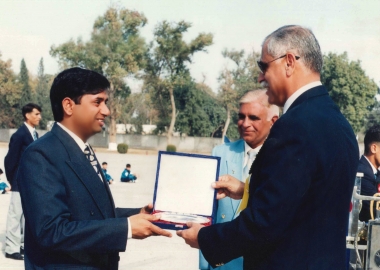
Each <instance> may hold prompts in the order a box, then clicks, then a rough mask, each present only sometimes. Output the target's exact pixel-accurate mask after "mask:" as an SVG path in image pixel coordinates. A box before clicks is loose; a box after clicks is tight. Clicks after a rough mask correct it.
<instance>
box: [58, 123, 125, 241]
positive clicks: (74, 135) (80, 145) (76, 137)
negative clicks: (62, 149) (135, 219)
mask: <svg viewBox="0 0 380 270" xmlns="http://www.w3.org/2000/svg"><path fill="white" fill-rule="evenodd" d="M56 123H57V125H58V126H60V127H61V128H62V129H63V130H64V131H66V132H67V134H69V135H70V137H71V138H73V139H74V141H75V142H76V143H77V144H78V146H79V148H80V149H81V150H82V152H83V154H84V149H85V148H86V146H87V145H88V143H87V142H84V141H82V139H81V138H79V137H78V135H76V134H75V133H74V132H72V131H71V130H69V129H68V128H67V127H65V126H64V125H62V124H61V123H59V122H56ZM127 220H128V239H130V238H132V226H131V222H130V221H129V218H127Z"/></svg>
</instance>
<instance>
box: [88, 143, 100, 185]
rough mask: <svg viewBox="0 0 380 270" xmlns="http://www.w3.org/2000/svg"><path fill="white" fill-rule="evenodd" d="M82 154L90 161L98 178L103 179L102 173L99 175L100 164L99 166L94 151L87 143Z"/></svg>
mask: <svg viewBox="0 0 380 270" xmlns="http://www.w3.org/2000/svg"><path fill="white" fill-rule="evenodd" d="M84 155H85V156H86V158H87V159H88V160H89V161H90V163H91V165H92V167H93V168H94V170H95V172H96V173H97V174H98V176H99V178H100V180H102V181H103V178H102V175H101V173H100V169H99V168H100V166H99V163H98V160H97V159H96V157H95V153H94V151H93V150H92V148H91V147H89V146H88V145H86V148H85V149H84Z"/></svg>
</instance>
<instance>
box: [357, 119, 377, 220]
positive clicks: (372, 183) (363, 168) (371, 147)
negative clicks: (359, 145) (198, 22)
mask: <svg viewBox="0 0 380 270" xmlns="http://www.w3.org/2000/svg"><path fill="white" fill-rule="evenodd" d="M379 167H380V126H379V125H375V126H373V127H371V128H370V129H369V130H368V131H367V132H366V134H365V136H364V155H363V156H362V157H361V158H360V161H359V166H358V172H361V173H363V174H364V176H363V177H362V184H361V190H360V194H362V195H367V196H373V194H375V193H379V192H380V174H378V168H379ZM374 214H375V212H374ZM359 219H360V220H361V221H365V222H367V221H368V220H370V219H371V213H370V201H363V206H362V210H361V211H360V214H359Z"/></svg>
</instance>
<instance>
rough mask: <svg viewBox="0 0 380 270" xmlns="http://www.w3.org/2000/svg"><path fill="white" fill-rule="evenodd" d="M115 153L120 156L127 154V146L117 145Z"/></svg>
mask: <svg viewBox="0 0 380 270" xmlns="http://www.w3.org/2000/svg"><path fill="white" fill-rule="evenodd" d="M117 152H119V153H120V154H126V153H127V152H128V144H126V143H119V144H118V145H117Z"/></svg>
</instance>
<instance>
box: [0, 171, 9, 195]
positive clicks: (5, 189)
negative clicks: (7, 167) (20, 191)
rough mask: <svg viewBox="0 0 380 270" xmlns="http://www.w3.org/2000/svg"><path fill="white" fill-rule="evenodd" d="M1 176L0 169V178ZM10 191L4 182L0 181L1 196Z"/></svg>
mask: <svg viewBox="0 0 380 270" xmlns="http://www.w3.org/2000/svg"><path fill="white" fill-rule="evenodd" d="M2 174H3V170H2V169H0V176H1V175H2ZM10 190H11V189H10V188H9V186H8V185H7V184H5V183H4V182H1V180H0V192H1V194H5V193H7V192H8V191H10Z"/></svg>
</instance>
